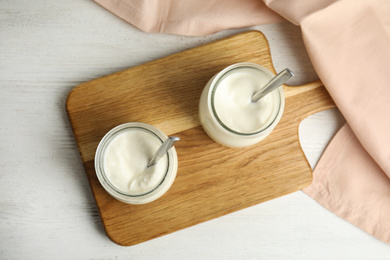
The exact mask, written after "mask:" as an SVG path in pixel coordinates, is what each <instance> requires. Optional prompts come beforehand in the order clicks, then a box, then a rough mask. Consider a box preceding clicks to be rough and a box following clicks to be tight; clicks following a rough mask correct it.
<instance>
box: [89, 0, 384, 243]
mask: <svg viewBox="0 0 390 260" xmlns="http://www.w3.org/2000/svg"><path fill="white" fill-rule="evenodd" d="M95 1H96V2H97V3H99V4H101V5H102V6H104V7H105V8H107V9H108V10H110V11H111V12H113V13H114V14H116V15H118V16H119V17H121V18H122V19H124V20H126V21H128V22H130V23H132V24H133V25H134V26H136V27H138V28H140V29H142V30H144V31H147V32H160V33H176V34H184V35H206V34H210V33H214V32H217V31H220V30H224V29H228V28H237V27H245V26H251V25H258V24H264V23H274V22H278V21H282V20H283V19H286V20H288V21H290V22H291V23H293V24H296V25H298V26H300V27H301V31H302V37H303V40H304V43H305V46H306V48H307V52H308V53H309V56H310V58H311V61H312V63H313V65H314V67H315V69H316V72H317V74H318V75H319V77H320V79H321V80H322V82H323V83H324V85H325V87H326V88H327V90H328V91H329V93H330V95H331V96H332V98H333V99H334V101H335V103H336V105H337V106H338V108H339V109H340V111H341V112H342V114H343V115H344V117H345V118H346V121H347V125H346V126H344V127H343V128H342V129H341V130H340V131H339V132H338V133H337V135H336V136H335V138H334V139H333V140H332V141H331V143H330V145H329V146H328V148H327V149H326V151H325V152H324V154H323V156H322V157H321V159H320V161H319V163H318V165H317V167H316V168H315V170H314V178H313V183H312V184H311V185H310V186H309V187H307V188H305V189H304V192H305V193H307V194H308V195H309V196H311V197H313V198H314V199H315V200H316V201H318V202H319V203H320V204H321V205H323V206H324V207H326V208H327V209H329V210H331V211H332V212H334V213H336V214H337V215H339V216H341V217H343V218H345V219H346V220H348V221H350V222H351V223H353V224H355V225H356V226H358V227H360V228H362V229H363V230H365V231H366V232H368V233H370V234H372V235H374V236H376V237H377V238H379V239H382V240H383V241H386V242H387V243H390V235H389V234H390V217H389V216H390V215H389V211H390V204H389V202H390V179H389V177H390V120H389V119H390V117H389V115H390V105H389V104H390V87H389V82H390V62H389V61H390V15H389V14H390V1H387V0H358V1H356V0H339V1H337V0H312V1H304V0H264V2H262V1H261V0H198V1H179V0H170V1H158V0H143V1H140V0H113V1H110V0H95ZM282 17H283V18H282Z"/></svg>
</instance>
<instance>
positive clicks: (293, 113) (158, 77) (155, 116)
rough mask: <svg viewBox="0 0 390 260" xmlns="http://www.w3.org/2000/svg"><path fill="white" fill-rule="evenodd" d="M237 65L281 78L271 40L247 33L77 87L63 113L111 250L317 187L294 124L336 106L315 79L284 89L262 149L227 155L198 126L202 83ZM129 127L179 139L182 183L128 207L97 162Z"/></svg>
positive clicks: (230, 151) (231, 151)
mask: <svg viewBox="0 0 390 260" xmlns="http://www.w3.org/2000/svg"><path fill="white" fill-rule="evenodd" d="M237 62H254V63H258V64H261V65H263V66H264V67H267V68H268V69H270V70H271V71H273V72H275V70H274V68H273V65H272V60H271V55H270V49H269V46H268V42H267V40H266V38H265V37H264V35H263V34H261V33H260V32H258V31H251V32H245V33H241V34H238V35H235V36H231V37H229V38H226V39H222V40H219V41H216V42H212V43H209V44H206V45H203V46H200V47H196V48H193V49H189V50H186V51H183V52H180V53H177V54H173V55H170V56H167V57H165V58H161V59H158V60H155V61H152V62H149V63H145V64H143V65H140V66H136V67H133V68H130V69H127V70H124V71H120V72H118V73H114V74H111V75H108V76H105V77H103V78H99V79H96V80H92V81H89V82H86V83H83V84H80V85H78V86H77V87H75V88H74V89H73V90H72V91H71V93H70V94H69V96H68V100H67V113H68V117H69V120H70V122H71V125H72V129H73V132H74V136H75V138H76V142H77V145H78V148H79V151H80V155H81V159H82V161H83V163H84V167H85V170H86V173H87V176H88V179H89V182H90V185H91V188H92V191H93V194H94V197H95V200H96V204H97V206H98V209H99V211H100V216H101V219H102V221H103V225H104V227H105V230H106V232H107V234H108V236H109V237H110V239H111V240H113V241H114V242H115V243H118V244H120V245H125V246H129V245H134V244H137V243H141V242H144V241H146V240H149V239H152V238H156V237H159V236H162V235H165V234H168V233H171V232H174V231H177V230H180V229H183V228H186V227H189V226H192V225H195V224H198V223H201V222H204V221H207V220H210V219H213V218H216V217H219V216H222V215H225V214H228V213H231V212H234V211H237V210H240V209H243V208H246V207H249V206H253V205H255V204H258V203H261V202H264V201H267V200H270V199H273V198H276V197H279V196H282V195H285V194H288V193H291V192H294V191H297V190H300V189H302V188H303V187H306V186H307V185H308V184H310V182H311V176H312V175H311V168H310V166H309V164H308V162H307V160H306V158H305V156H304V154H303V152H302V150H301V147H300V145H299V140H298V125H299V123H300V122H301V120H303V118H305V117H306V116H308V115H309V114H311V113H314V112H318V111H321V110H324V109H328V108H332V107H334V103H333V101H332V99H331V98H330V97H329V95H328V93H327V92H326V90H325V89H324V87H323V86H322V84H321V82H320V81H316V82H313V83H310V84H307V85H304V86H296V87H291V86H284V90H285V95H286V107H285V112H284V115H283V117H282V120H281V121H280V123H279V124H278V126H277V127H276V128H275V130H274V131H273V132H272V134H271V135H270V136H268V137H267V138H266V139H265V140H263V141H262V142H261V143H259V144H257V145H254V146H251V147H247V148H240V149H234V148H227V147H223V146H221V145H219V144H217V143H215V142H213V141H212V140H211V139H210V138H209V137H208V136H207V135H206V134H205V132H204V131H203V129H202V127H201V126H200V123H199V119H198V115H197V113H198V102H199V98H200V94H201V92H202V89H203V87H204V86H205V84H206V82H207V81H208V80H209V79H210V78H211V77H212V76H213V75H214V74H215V73H217V72H218V71H220V70H221V69H223V68H225V67H227V66H229V65H231V64H233V63H237ZM125 122H143V123H148V124H151V125H154V126H156V127H157V128H159V129H161V130H162V131H163V132H165V133H166V134H167V135H173V134H175V135H177V136H180V137H181V141H180V142H179V143H178V144H177V145H176V149H177V152H178V157H179V169H178V175H177V178H176V180H175V182H174V184H173V186H172V187H171V189H170V190H169V191H168V192H167V193H166V194H165V195H164V196H163V197H161V198H160V199H158V200H157V201H155V202H152V203H149V204H146V205H136V206H133V205H127V204H124V203H121V202H119V201H116V200H115V199H113V198H112V197H110V195H108V193H106V192H105V191H104V189H103V188H102V187H101V185H100V183H99V182H98V180H97V177H96V174H95V171H94V166H93V163H94V162H93V159H94V153H95V151H96V147H97V145H98V143H99V141H100V139H101V138H102V137H103V136H104V134H105V133H107V132H108V131H109V130H110V129H111V128H113V127H115V126H117V125H119V124H122V123H125Z"/></svg>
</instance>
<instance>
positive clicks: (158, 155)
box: [147, 136, 180, 168]
mask: <svg viewBox="0 0 390 260" xmlns="http://www.w3.org/2000/svg"><path fill="white" fill-rule="evenodd" d="M179 140H180V138H179V137H176V136H170V137H168V138H167V139H166V140H165V141H164V142H163V143H162V145H161V146H160V147H159V148H158V149H157V151H156V152H155V153H154V155H153V157H152V159H151V160H150V161H149V163H148V166H147V167H148V168H149V167H151V166H153V165H155V164H156V163H158V161H159V160H160V159H161V158H162V157H163V156H164V155H165V154H166V153H167V152H168V151H169V150H170V149H171V148H172V146H173V144H174V143H175V142H177V141H179Z"/></svg>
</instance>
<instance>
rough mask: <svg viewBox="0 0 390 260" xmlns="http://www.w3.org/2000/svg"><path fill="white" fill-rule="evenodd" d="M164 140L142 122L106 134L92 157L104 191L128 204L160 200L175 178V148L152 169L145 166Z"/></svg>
mask: <svg viewBox="0 0 390 260" xmlns="http://www.w3.org/2000/svg"><path fill="white" fill-rule="evenodd" d="M167 138H168V137H167V136H166V135H165V134H164V133H163V132H161V131H160V130H159V129H157V128H155V127H153V126H151V125H148V124H144V123H135V122H134V123H125V124H122V125H119V126H117V127H115V128H113V129H112V130H111V131H109V132H108V133H107V134H106V135H105V136H104V137H103V139H102V140H101V141H100V143H99V145H98V148H97V150H96V154H95V170H96V175H97V177H98V179H99V181H100V183H101V184H102V186H103V188H104V189H105V190H106V191H107V192H108V193H109V194H110V195H111V196H113V197H114V198H116V199H118V200H120V201H122V202H125V203H129V204H145V203H149V202H152V201H154V200H156V199H158V198H159V197H161V196H162V195H163V194H164V193H166V192H167V191H168V189H169V188H170V187H171V185H172V183H173V181H174V180H175V177H176V173H177V166H178V159H177V153H176V150H175V147H172V148H171V149H170V150H169V151H168V152H167V154H166V156H164V157H162V158H161V159H160V161H158V163H157V164H155V165H154V166H150V167H147V165H148V162H149V161H150V159H151V158H152V156H153V155H154V153H155V152H156V151H157V149H158V148H159V147H160V146H161V144H162V143H163V142H164V141H165V140H166V139H167Z"/></svg>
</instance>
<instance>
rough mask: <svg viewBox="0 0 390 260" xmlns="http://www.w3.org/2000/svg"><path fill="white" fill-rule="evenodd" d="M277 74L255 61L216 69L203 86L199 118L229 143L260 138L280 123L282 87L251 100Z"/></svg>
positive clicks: (235, 144) (236, 144)
mask: <svg viewBox="0 0 390 260" xmlns="http://www.w3.org/2000/svg"><path fill="white" fill-rule="evenodd" d="M272 77H274V74H273V73H272V72H270V71H269V70H267V69H266V68H264V67H263V66H260V65H258V64H254V63H248V62H245V63H237V64H234V65H232V66H229V67H227V68H225V69H224V70H222V71H221V72H219V73H217V74H216V75H215V76H214V77H213V78H211V79H210V80H209V82H208V83H207V84H206V86H205V88H204V89H203V92H202V95H201V98H200V102H199V118H200V122H201V124H202V126H203V129H204V130H205V131H206V133H207V134H208V135H209V136H210V137H211V138H212V139H213V140H214V141H216V142H218V143H220V144H222V145H225V146H229V147H244V146H249V145H253V144H255V143H258V142H260V141H261V140H263V139H264V138H265V137H267V136H268V135H269V134H270V133H271V132H272V130H273V129H274V128H275V126H276V125H277V124H278V122H279V120H280V119H281V116H282V114H283V110H284V102H285V101H284V92H283V88H278V89H276V90H275V91H273V92H271V93H269V94H268V95H266V96H265V97H263V98H262V99H261V100H259V101H257V102H252V101H251V98H252V96H253V94H254V93H255V92H257V91H259V90H261V89H262V88H263V87H264V86H265V84H266V83H267V82H268V81H269V80H270V79H271V78H272Z"/></svg>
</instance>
